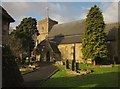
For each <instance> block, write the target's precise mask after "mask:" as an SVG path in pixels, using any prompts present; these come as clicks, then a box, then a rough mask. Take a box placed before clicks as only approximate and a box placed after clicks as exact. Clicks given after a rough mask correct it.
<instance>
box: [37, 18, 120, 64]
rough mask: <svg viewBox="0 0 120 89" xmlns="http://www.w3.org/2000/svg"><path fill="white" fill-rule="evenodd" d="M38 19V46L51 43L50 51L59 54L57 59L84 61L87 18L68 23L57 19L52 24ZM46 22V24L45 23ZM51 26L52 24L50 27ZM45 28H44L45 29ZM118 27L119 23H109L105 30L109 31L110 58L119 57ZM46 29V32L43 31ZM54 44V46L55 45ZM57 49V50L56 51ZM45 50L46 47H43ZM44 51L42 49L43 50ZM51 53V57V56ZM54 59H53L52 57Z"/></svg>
mask: <svg viewBox="0 0 120 89" xmlns="http://www.w3.org/2000/svg"><path fill="white" fill-rule="evenodd" d="M47 19H50V18H46V19H45V20H44V22H43V20H42V21H38V30H39V33H40V36H39V37H38V39H37V40H38V41H37V42H38V43H37V44H38V45H39V46H38V48H40V47H41V49H43V48H42V47H43V46H44V47H45V46H46V45H45V44H46V43H49V47H50V50H49V53H51V54H53V53H54V55H57V57H55V59H56V60H58V59H59V60H60V59H61V60H63V61H64V60H67V59H68V60H73V59H75V60H76V61H78V62H84V60H82V58H83V57H82V52H81V48H82V37H83V33H84V30H85V20H76V21H72V22H68V23H62V24H57V22H56V21H53V20H51V19H50V20H51V22H50V23H51V24H50V23H48V22H47V21H46V20H47ZM43 24H46V25H43ZM49 26H51V28H50V29H48V28H49ZM43 28H44V29H43ZM117 28H118V23H111V24H107V25H106V27H105V32H106V33H107V41H108V42H109V44H108V49H109V58H108V59H113V58H114V57H115V56H116V57H118V54H117V53H118V52H117ZM42 31H44V33H43V32H42ZM111 31H113V32H111ZM53 45H54V46H53ZM56 49H57V51H55V50H56ZM43 50H44V49H43ZM41 53H42V51H41ZM51 54H50V55H49V57H51ZM58 54H59V56H58ZM46 56H47V57H46ZM49 57H48V55H47V52H46V53H45V54H44V59H47V58H49ZM51 60H52V59H51Z"/></svg>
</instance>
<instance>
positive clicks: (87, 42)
mask: <svg viewBox="0 0 120 89" xmlns="http://www.w3.org/2000/svg"><path fill="white" fill-rule="evenodd" d="M103 19H104V18H103V15H102V12H101V11H100V9H99V8H98V7H97V6H96V5H94V6H93V7H91V9H90V11H89V13H88V15H87V18H86V25H85V32H84V37H83V39H82V53H83V57H84V59H89V58H90V59H92V60H96V61H97V60H98V59H105V58H107V54H108V50H107V41H106V34H105V33H104V28H105V23H104V21H103Z"/></svg>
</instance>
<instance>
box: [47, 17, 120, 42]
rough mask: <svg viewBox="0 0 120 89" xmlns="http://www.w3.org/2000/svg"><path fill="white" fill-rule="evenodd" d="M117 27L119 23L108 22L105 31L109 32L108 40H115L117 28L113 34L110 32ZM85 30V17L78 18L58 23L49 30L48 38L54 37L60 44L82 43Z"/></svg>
mask: <svg viewBox="0 0 120 89" xmlns="http://www.w3.org/2000/svg"><path fill="white" fill-rule="evenodd" d="M117 27H118V24H116V23H110V24H106V26H105V32H106V33H107V34H108V35H107V40H115V35H116V31H117V30H114V32H113V34H111V33H110V32H111V30H113V28H117ZM84 30H85V19H84V20H76V21H72V22H68V23H63V24H56V25H54V26H53V28H52V29H51V31H50V32H49V34H48V38H49V39H50V40H51V39H52V40H53V39H54V42H56V43H60V44H67V43H81V42H82V37H83V34H84ZM56 37H57V38H56ZM61 37H62V40H61Z"/></svg>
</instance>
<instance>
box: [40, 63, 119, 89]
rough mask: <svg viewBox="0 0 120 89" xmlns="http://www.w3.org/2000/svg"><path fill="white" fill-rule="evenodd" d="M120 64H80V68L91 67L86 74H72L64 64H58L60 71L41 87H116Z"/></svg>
mask: <svg viewBox="0 0 120 89" xmlns="http://www.w3.org/2000/svg"><path fill="white" fill-rule="evenodd" d="M118 67H120V65H115V66H112V65H105V66H92V65H91V66H90V65H89V66H87V65H86V64H80V65H79V68H80V69H92V70H94V72H92V73H90V74H86V75H78V76H73V75H70V74H68V73H67V71H68V70H66V69H65V66H63V65H59V68H60V71H58V72H57V73H56V74H54V75H53V76H52V77H51V78H50V79H48V80H47V81H45V82H44V83H43V84H42V87H74V88H79V87H118V75H120V70H118Z"/></svg>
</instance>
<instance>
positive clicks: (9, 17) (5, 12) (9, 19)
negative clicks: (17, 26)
mask: <svg viewBox="0 0 120 89" xmlns="http://www.w3.org/2000/svg"><path fill="white" fill-rule="evenodd" d="M0 10H2V11H0V15H1V14H2V19H3V20H7V21H9V22H15V20H14V19H13V18H12V17H11V16H10V15H9V14H8V13H7V11H6V10H5V9H4V8H3V7H1V6H0Z"/></svg>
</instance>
